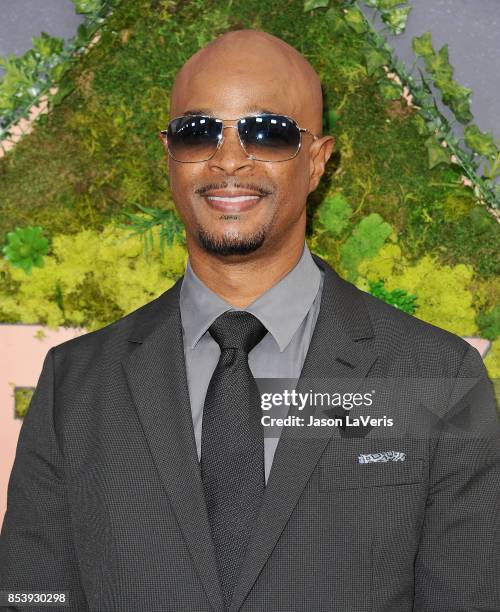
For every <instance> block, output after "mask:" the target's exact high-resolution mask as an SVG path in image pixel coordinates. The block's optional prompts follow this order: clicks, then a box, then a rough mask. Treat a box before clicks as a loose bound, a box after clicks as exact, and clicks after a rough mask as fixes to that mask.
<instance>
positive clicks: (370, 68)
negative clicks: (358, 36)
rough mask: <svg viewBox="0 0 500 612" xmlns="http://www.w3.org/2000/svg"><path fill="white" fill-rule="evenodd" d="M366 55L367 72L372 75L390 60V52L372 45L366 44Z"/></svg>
mask: <svg viewBox="0 0 500 612" xmlns="http://www.w3.org/2000/svg"><path fill="white" fill-rule="evenodd" d="M364 56H365V63H366V68H367V72H368V74H369V75H370V76H372V75H373V74H374V73H375V72H376V71H377V70H378V69H379V68H381V67H382V66H384V65H385V64H388V63H389V61H390V55H389V54H388V53H384V52H383V51H380V50H379V49H375V48H374V47H372V46H366V47H365V48H364Z"/></svg>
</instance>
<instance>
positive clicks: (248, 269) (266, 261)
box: [188, 236, 305, 308]
mask: <svg viewBox="0 0 500 612" xmlns="http://www.w3.org/2000/svg"><path fill="white" fill-rule="evenodd" d="M304 241H305V237H304V236H302V239H301V240H295V241H294V242H293V243H292V244H286V245H282V246H280V247H279V248H276V247H275V246H273V248H272V251H271V252H267V249H265V248H264V247H265V245H263V246H262V247H261V248H260V249H258V251H255V252H254V253H249V254H247V255H234V256H229V257H225V256H219V255H213V254H211V253H207V252H206V251H204V250H203V249H200V248H199V247H198V248H191V249H190V248H189V241H188V252H189V262H190V264H191V267H192V269H193V271H194V273H195V274H196V276H197V277H198V278H199V279H200V280H201V281H202V282H203V283H205V285H206V286H207V287H208V288H209V289H211V290H212V291H213V292H214V293H216V294H217V295H218V296H219V297H221V298H222V299H223V300H225V301H226V302H228V303H229V304H231V305H232V306H234V307H235V308H246V307H247V306H249V305H250V304H251V303H252V302H254V301H255V300H256V299H257V298H258V297H260V296H261V295H262V294H263V293H265V292H266V291H268V290H269V289H270V288H271V287H273V286H274V285H275V284H276V283H278V282H279V281H280V280H281V279H282V278H283V277H284V276H286V275H287V274H288V273H289V272H290V270H292V269H293V268H294V267H295V266H296V265H297V263H298V262H299V260H300V258H301V257H302V253H303V251H304Z"/></svg>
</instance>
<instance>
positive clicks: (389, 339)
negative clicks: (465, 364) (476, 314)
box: [357, 289, 480, 374]
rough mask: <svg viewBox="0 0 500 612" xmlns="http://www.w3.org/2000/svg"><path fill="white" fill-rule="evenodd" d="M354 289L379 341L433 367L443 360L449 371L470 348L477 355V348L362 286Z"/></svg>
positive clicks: (456, 368)
mask: <svg viewBox="0 0 500 612" xmlns="http://www.w3.org/2000/svg"><path fill="white" fill-rule="evenodd" d="M357 290H358V291H359V292H360V294H361V295H362V299H363V300H364V303H365V305H366V307H367V309H368V313H369V316H370V319H371V322H372V326H373V329H374V332H375V336H376V337H378V338H379V339H380V342H382V343H386V344H388V345H392V346H402V347H405V348H406V352H411V353H413V354H414V355H415V356H416V357H417V358H418V359H419V361H424V360H429V363H433V364H434V365H435V366H437V365H438V363H441V364H444V363H447V364H448V367H449V370H450V371H449V372H448V373H449V374H452V371H453V373H456V372H457V371H458V369H459V367H460V364H461V363H462V361H463V359H464V357H465V355H466V353H467V352H468V351H470V350H471V349H472V351H475V352H476V353H477V354H478V356H479V357H480V355H479V352H478V351H477V349H475V348H474V347H472V346H471V345H470V344H469V343H468V342H467V341H466V340H464V339H463V338H461V337H460V336H458V335H457V334H454V333H452V332H450V331H448V330H446V329H443V328H441V327H438V326H437V325H433V324H432V323H428V322H427V321H423V320H422V319H419V318H418V317H416V316H414V315H411V314H409V313H407V312H404V311H403V310H400V309H399V308H396V307H395V306H392V305H391V304H388V303H387V302H384V301H383V300H381V299H380V298H377V297H375V296H373V295H371V294H370V293H367V292H366V291H363V290H362V289H357ZM447 369H448V368H447ZM436 371H437V370H436Z"/></svg>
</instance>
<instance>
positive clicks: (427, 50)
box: [411, 32, 434, 59]
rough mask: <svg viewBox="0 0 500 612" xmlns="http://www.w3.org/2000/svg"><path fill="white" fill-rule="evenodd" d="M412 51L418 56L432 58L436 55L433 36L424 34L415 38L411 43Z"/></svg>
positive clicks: (427, 33) (428, 33)
mask: <svg viewBox="0 0 500 612" xmlns="http://www.w3.org/2000/svg"><path fill="white" fill-rule="evenodd" d="M411 46H412V49H413V51H414V53H415V54H416V55H419V56H420V57H423V58H424V59H425V58H427V57H431V56H433V55H434V47H433V46H432V34H431V33H430V32H424V33H423V34H422V36H414V37H413V38H412V42H411Z"/></svg>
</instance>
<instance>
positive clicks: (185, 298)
mask: <svg viewBox="0 0 500 612" xmlns="http://www.w3.org/2000/svg"><path fill="white" fill-rule="evenodd" d="M320 284H321V271H320V269H319V267H318V266H317V264H316V263H315V261H314V259H313V258H312V255H311V252H310V250H309V248H308V246H307V242H305V241H304V250H303V252H302V256H301V258H300V259H299V261H298V262H297V264H296V265H295V266H294V268H292V270H290V272H288V273H287V274H286V275H285V276H284V277H283V278H282V279H281V280H280V281H279V282H278V283H276V284H275V285H274V286H273V287H271V288H270V289H268V290H267V291H266V292H265V293H263V294H262V295H261V296H259V297H258V298H257V299H256V300H255V301H253V302H252V303H251V304H250V305H249V306H247V307H246V308H235V307H233V306H232V305H231V304H229V303H228V302H226V301H225V300H223V299H222V298H221V297H220V296H219V295H217V294H216V293H215V292H214V291H212V290H211V289H209V288H208V287H207V286H206V285H205V283H203V282H202V281H201V280H200V279H199V278H198V276H197V275H196V274H195V272H194V270H193V269H192V267H191V263H190V261H189V258H188V260H187V264H186V271H185V274H184V278H183V280H182V285H181V291H180V309H181V320H182V326H183V330H184V341H185V343H186V344H187V346H189V348H194V347H195V346H196V344H197V342H198V341H199V339H200V338H201V337H202V336H203V334H204V333H205V332H206V331H207V329H208V328H209V327H210V325H211V324H212V323H213V322H214V321H215V319H217V317H219V316H220V315H221V314H222V313H224V312H226V311H227V310H244V311H246V312H250V313H252V314H253V315H254V316H256V317H257V318H258V319H259V320H260V322H261V323H262V324H263V325H265V326H266V328H267V330H268V331H269V332H270V333H271V334H272V336H273V337H274V339H275V340H276V342H277V344H278V346H279V349H280V352H282V351H284V350H285V348H286V347H287V346H288V344H289V343H290V341H291V339H292V337H293V336H294V334H295V332H296V331H297V329H298V328H299V326H300V324H301V323H302V321H303V320H304V318H305V317H306V315H307V313H308V312H309V309H310V307H311V305H312V303H313V302H314V299H315V297H316V295H317V293H318V290H319V288H320Z"/></svg>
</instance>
